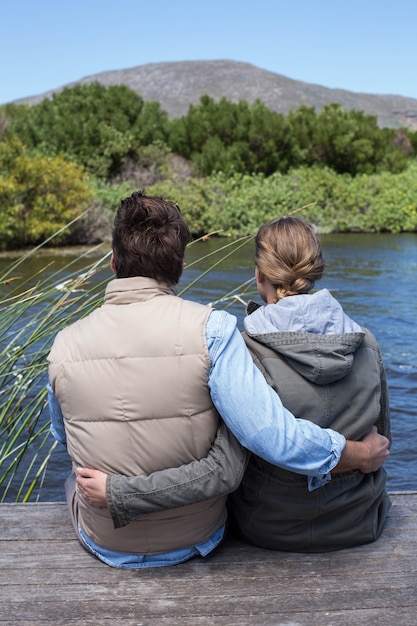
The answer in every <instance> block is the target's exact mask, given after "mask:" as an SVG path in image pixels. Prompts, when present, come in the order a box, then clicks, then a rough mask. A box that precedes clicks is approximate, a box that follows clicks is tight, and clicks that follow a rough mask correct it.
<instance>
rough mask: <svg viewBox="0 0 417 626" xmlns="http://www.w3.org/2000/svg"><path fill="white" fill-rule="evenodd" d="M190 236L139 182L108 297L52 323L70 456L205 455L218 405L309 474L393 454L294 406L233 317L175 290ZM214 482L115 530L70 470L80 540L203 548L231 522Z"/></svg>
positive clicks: (185, 555) (246, 438)
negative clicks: (57, 327) (184, 502)
mask: <svg viewBox="0 0 417 626" xmlns="http://www.w3.org/2000/svg"><path fill="white" fill-rule="evenodd" d="M189 241H190V232H189V229H188V227H187V225H186V224H185V222H184V220H183V218H182V216H181V213H180V210H179V209H178V207H177V206H175V205H173V204H171V203H169V202H166V201H164V200H162V199H160V198H153V197H147V196H144V195H143V194H141V193H134V194H132V196H130V197H129V198H126V199H125V200H124V201H123V202H122V203H121V205H120V207H119V209H118V212H117V215H116V218H115V223H114V230H113V239H112V251H113V254H112V259H111V266H112V269H113V271H114V272H115V273H116V279H114V280H112V281H110V283H109V284H108V286H107V288H106V293H105V298H104V303H103V305H102V306H101V307H99V308H98V309H97V310H95V311H94V312H92V313H90V314H89V315H88V316H87V317H86V318H84V319H82V320H79V321H78V322H76V323H75V324H72V325H71V326H69V327H68V328H66V329H64V330H63V331H61V332H60V333H59V334H58V335H57V337H56V339H55V342H54V345H53V347H52V350H51V352H50V355H49V359H48V360H49V377H50V406H51V417H52V432H53V433H54V434H55V436H56V437H57V438H58V440H60V441H62V442H63V443H64V442H66V444H67V446H68V452H69V454H70V456H71V458H72V461H73V466H74V469H75V468H76V467H80V466H81V467H82V466H89V467H94V468H97V469H99V470H102V471H103V472H106V473H108V474H124V475H126V476H135V475H138V474H139V475H140V474H146V475H147V474H151V473H153V472H155V471H158V470H161V469H166V468H171V467H178V466H181V465H183V464H187V463H189V462H190V461H192V460H196V459H202V458H203V457H206V456H207V453H208V452H209V450H210V448H211V445H212V443H213V440H214V439H215V436H216V432H217V429H218V425H219V414H220V415H221V416H222V418H223V420H224V422H225V423H226V425H227V426H228V428H229V429H230V430H231V431H232V432H233V434H234V435H235V436H236V438H237V439H238V440H239V442H240V443H241V444H242V445H243V446H244V447H245V448H247V449H249V450H251V451H252V452H254V453H255V454H257V455H258V456H261V457H263V458H264V459H265V460H267V461H269V462H271V463H273V464H275V465H280V466H281V467H283V468H285V469H289V470H292V471H297V472H299V473H304V474H306V475H308V476H309V477H310V478H309V480H310V484H311V487H312V488H313V487H315V486H319V485H321V484H323V483H324V482H326V481H327V480H328V479H329V477H330V476H329V473H330V471H331V470H332V469H333V468H334V467H335V466H336V465H337V464H338V462H339V460H340V459H341V462H340V463H339V465H338V469H339V470H345V471H346V470H349V469H361V470H362V471H364V472H367V471H373V470H374V469H375V468H377V467H379V466H380V465H381V464H382V463H383V462H384V461H385V459H386V458H387V456H388V454H389V452H388V445H389V442H388V440H387V439H386V438H385V437H382V436H379V435H377V434H376V433H372V434H371V435H369V437H368V438H367V439H366V440H365V441H363V442H346V440H345V438H344V437H342V436H341V435H339V434H338V433H336V432H334V431H331V430H322V429H320V428H318V427H317V426H315V425H314V424H312V423H311V422H308V421H303V420H296V419H295V418H294V416H293V415H292V414H291V413H289V412H288V411H286V409H285V408H284V407H283V406H282V403H281V402H280V400H279V398H278V396H277V395H276V393H275V392H274V391H273V390H272V389H271V388H270V387H269V386H268V385H267V383H266V382H265V380H264V378H263V375H262V374H261V372H260V371H259V370H258V369H257V368H256V366H255V365H254V364H253V361H252V358H251V356H250V354H249V352H248V351H247V349H246V346H245V344H244V342H243V339H242V337H241V335H240V332H239V330H238V328H237V325H236V319H235V318H234V317H233V316H231V315H229V314H228V313H226V312H224V311H213V310H212V309H210V308H209V307H206V306H204V305H200V304H198V303H195V302H191V301H186V300H183V299H181V298H179V297H177V296H176V295H175V286H176V284H177V283H178V281H179V279H180V277H181V274H182V270H183V264H184V252H185V248H186V245H187V243H188V242H189ZM63 426H65V433H64V430H63V428H62V427H63ZM242 458H243V457H242ZM243 465H244V461H242V463H240V466H239V467H236V474H237V475H239V476H241V470H242V466H243ZM237 480H238V478H237ZM220 493H221V494H222V495H220ZM220 493H219V494H214V495H213V497H212V498H210V499H209V500H205V501H203V502H198V503H194V504H192V505H188V506H182V507H179V508H174V509H172V510H170V511H162V512H158V513H153V514H152V515H148V516H145V517H142V518H140V519H136V520H134V521H132V522H131V523H129V524H127V525H125V526H123V527H121V528H118V529H117V530H116V529H115V528H114V526H113V521H112V517H111V512H110V511H108V510H107V509H100V508H97V507H94V506H91V505H90V504H89V503H88V501H87V499H86V498H84V497H83V495H82V492H81V490H80V489H77V488H76V483H75V476H74V474H73V475H72V476H71V477H70V478H69V479H68V481H67V499H68V503H69V505H70V510H71V513H72V520H73V523H74V527H75V530H76V532H77V533H78V536H79V539H80V541H81V543H82V545H83V546H84V547H85V548H86V549H87V550H89V551H90V552H92V553H94V554H96V555H97V556H98V557H99V558H100V559H101V560H103V561H104V562H106V563H108V564H109V565H112V566H116V567H156V566H163V565H171V564H176V563H180V562H181V561H184V560H186V559H189V558H191V557H193V556H195V555H202V556H204V555H206V554H208V553H209V552H210V551H211V550H213V549H214V548H215V547H216V546H217V545H218V544H219V543H220V541H221V540H222V538H223V534H224V528H225V522H226V506H225V495H223V493H224V492H222V491H221V492H220ZM167 497H168V498H169V491H168V492H167Z"/></svg>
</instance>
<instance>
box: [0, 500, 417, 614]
mask: <svg viewBox="0 0 417 626" xmlns="http://www.w3.org/2000/svg"><path fill="white" fill-rule="evenodd" d="M392 499H393V507H392V510H391V512H390V516H389V519H388V520H387V523H386V526H385V528H384V531H383V534H382V537H381V538H380V539H379V540H378V541H377V542H375V543H372V544H368V545H366V546H360V547H357V548H353V549H350V550H342V551H339V552H330V553H324V554H314V555H311V554H310V555H306V554H295V553H288V552H277V551H272V550H263V549H260V548H256V547H254V546H250V545H248V544H245V543H244V542H241V541H239V540H237V539H233V538H228V539H227V540H226V541H225V542H224V543H223V544H222V546H220V547H219V548H218V549H217V550H216V551H215V552H214V553H212V554H211V555H209V556H208V557H206V558H205V559H202V558H197V559H192V560H191V561H188V562H186V563H183V564H181V565H177V566H174V567H171V568H158V569H150V570H137V569H135V570H119V569H115V568H110V567H107V566H106V565H104V564H103V563H101V562H100V561H98V560H97V559H95V557H93V556H92V555H90V554H89V553H87V552H86V551H85V550H83V548H82V547H81V546H80V544H79V543H78V541H77V539H76V538H75V535H74V532H73V530H72V527H71V524H70V522H69V518H68V515H67V510H66V506H65V504H63V503H40V504H3V505H0V596H1V611H0V622H3V623H7V624H10V623H17V624H22V625H24V624H31V625H32V624H33V625H34V626H35V625H37V624H48V623H50V622H51V623H52V622H53V623H54V624H56V625H58V626H59V624H80V626H83V625H85V626H88V625H90V624H94V625H95V626H96V625H98V626H100V625H101V624H106V625H110V624H123V625H126V626H129V625H130V624H132V625H133V624H135V625H139V624H141V625H143V626H146V625H147V624H152V625H155V624H158V626H159V625H160V626H166V625H168V624H181V625H184V626H188V625H189V626H191V625H193V626H210V625H211V624H216V625H217V624H227V625H228V626H234V625H235V624H236V626H237V625H239V626H252V625H255V624H256V626H264V625H265V626H270V625H273V626H280V625H281V624H282V625H285V626H298V625H300V626H304V624H308V625H309V626H311V625H313V626H314V625H316V624H317V625H318V626H327V625H328V626H330V625H331V626H339V625H341V624H360V623H363V624H366V625H367V626H368V625H370V626H372V625H373V624H378V626H381V625H382V626H384V625H385V624H387V625H388V624H389V625H390V626H391V624H395V625H396V626H402V625H403V624H404V625H407V626H410V625H412V624H417V586H416V582H415V581H416V575H417V541H416V539H417V493H411V494H410V493H401V494H393V495H392Z"/></svg>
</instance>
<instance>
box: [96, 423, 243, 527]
mask: <svg viewBox="0 0 417 626" xmlns="http://www.w3.org/2000/svg"><path fill="white" fill-rule="evenodd" d="M248 460H249V452H247V450H245V448H243V447H242V446H241V445H240V444H239V442H238V441H237V439H236V438H235V437H234V435H233V434H232V433H231V432H230V431H229V429H228V428H227V427H226V425H225V424H224V422H223V421H221V422H220V424H219V427H218V429H217V433H216V437H215V439H214V442H213V445H212V447H211V448H210V450H209V452H208V454H207V456H206V457H204V458H202V459H200V460H199V461H192V462H191V463H188V464H186V465H182V466H181V467H176V468H170V469H166V470H161V471H158V472H154V473H153V474H150V475H149V476H122V475H120V474H111V475H109V477H108V479H107V483H106V490H107V493H106V496H107V506H108V508H109V511H110V513H111V516H112V519H113V524H114V527H115V528H121V527H122V526H126V525H127V524H128V523H129V522H131V521H132V520H134V519H136V518H138V517H139V516H141V515H144V514H147V513H155V512H157V511H164V510H166V509H173V508H178V507H181V506H186V505H187V504H192V503H194V502H201V501H203V500H209V499H210V498H215V497H219V496H224V495H227V494H228V493H231V492H232V491H235V490H236V489H237V488H238V486H239V485H240V482H241V481H242V478H243V473H244V471H245V469H246V465H247V462H248Z"/></svg>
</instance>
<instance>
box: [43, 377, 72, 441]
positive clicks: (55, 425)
mask: <svg viewBox="0 0 417 626" xmlns="http://www.w3.org/2000/svg"><path fill="white" fill-rule="evenodd" d="M46 389H47V392H48V407H49V415H50V418H51V426H50V431H51V435H52V436H53V437H54V439H56V440H57V441H58V443H60V444H62V445H63V446H65V448H66V447H67V435H66V433H65V426H64V416H63V415H62V411H61V407H60V404H59V402H58V398H57V397H56V395H55V394H54V392H53V390H52V387H51V385H50V383H48V384H47V386H46Z"/></svg>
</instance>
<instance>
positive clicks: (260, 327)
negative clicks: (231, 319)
mask: <svg viewBox="0 0 417 626" xmlns="http://www.w3.org/2000/svg"><path fill="white" fill-rule="evenodd" d="M254 308H255V310H253V309H254ZM251 310H253V312H252V313H251V314H250V315H248V316H247V317H246V318H245V319H244V322H243V324H244V328H245V330H246V332H247V334H248V335H249V336H250V337H252V338H253V339H255V340H256V341H259V342H260V343H263V344H265V345H266V346H268V347H270V348H271V349H272V350H274V351H275V352H277V353H279V354H280V355H281V356H283V357H284V358H285V359H286V360H287V361H288V362H289V364H290V365H291V367H292V368H294V369H295V370H296V371H297V372H298V373H299V374H301V375H302V376H303V377H304V378H307V379H308V380H310V381H312V382H314V383H316V384H321V385H324V384H328V383H331V382H334V381H335V380H339V379H340V378H343V377H344V376H346V375H347V374H348V373H349V372H350V370H351V367H352V363H353V358H354V353H355V352H356V350H357V349H358V347H359V346H360V345H361V343H362V341H363V338H364V336H365V333H364V331H363V329H362V328H361V327H360V326H359V324H357V323H356V322H355V321H353V320H352V319H351V318H350V317H349V316H348V315H346V313H345V312H344V311H343V308H342V306H341V305H340V303H339V302H338V301H337V300H336V299H335V298H334V297H333V296H332V295H331V293H330V292H329V291H328V290H327V289H321V290H320V291H317V292H315V293H313V294H301V295H298V296H288V297H286V298H283V299H282V300H280V301H279V302H277V303H276V304H267V305H265V306H259V307H257V308H256V305H255V307H254V306H253V303H250V304H249V306H248V311H251Z"/></svg>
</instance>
